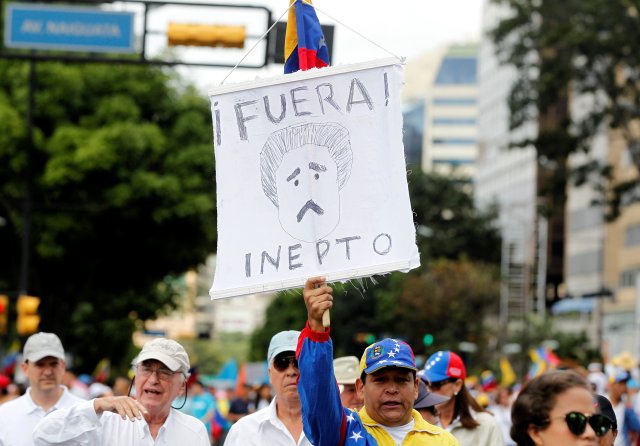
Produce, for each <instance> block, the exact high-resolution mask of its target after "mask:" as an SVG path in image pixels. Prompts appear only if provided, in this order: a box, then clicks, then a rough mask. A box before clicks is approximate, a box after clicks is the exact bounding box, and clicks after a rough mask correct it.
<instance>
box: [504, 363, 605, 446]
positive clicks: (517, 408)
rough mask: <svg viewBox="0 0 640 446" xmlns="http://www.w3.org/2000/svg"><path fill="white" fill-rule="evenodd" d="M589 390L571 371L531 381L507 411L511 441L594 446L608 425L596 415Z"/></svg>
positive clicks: (544, 445)
mask: <svg viewBox="0 0 640 446" xmlns="http://www.w3.org/2000/svg"><path fill="white" fill-rule="evenodd" d="M597 411H598V409H597V407H596V406H595V405H594V402H593V395H592V393H591V387H590V386H589V384H588V383H587V381H586V380H585V379H584V378H582V377H581V376H580V375H578V374H577V373H575V372H572V371H566V370H564V371H554V372H549V373H545V374H543V375H540V376H538V377H536V378H533V379H532V380H531V381H529V382H528V383H527V384H525V386H524V387H523V388H522V391H521V392H520V394H519V395H518V397H517V398H516V401H515V402H514V404H513V408H512V410H511V421H512V426H511V438H513V440H514V441H515V442H516V444H517V445H518V446H597V445H598V438H599V437H602V436H604V435H605V434H606V433H607V432H608V431H609V430H610V429H611V422H610V420H609V419H607V418H606V417H605V416H603V415H601V414H599V413H596V412H597Z"/></svg>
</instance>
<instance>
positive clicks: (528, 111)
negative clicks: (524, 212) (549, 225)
mask: <svg viewBox="0 0 640 446" xmlns="http://www.w3.org/2000/svg"><path fill="white" fill-rule="evenodd" d="M494 3H496V4H499V5H502V6H504V7H506V8H507V9H508V10H509V11H510V12H511V15H509V16H508V17H506V18H504V19H503V20H502V21H501V22H500V23H499V24H498V25H497V27H496V28H495V29H494V30H493V31H492V36H493V38H494V40H495V42H496V44H497V46H498V49H499V54H500V55H501V59H502V61H503V62H504V63H507V64H510V65H513V66H514V67H515V68H516V70H517V80H516V82H515V83H514V85H513V87H512V89H511V94H510V97H509V105H510V109H511V127H512V129H516V128H520V127H522V126H523V125H524V124H525V123H526V122H531V120H537V122H538V124H539V132H538V134H537V135H536V136H533V137H527V138H524V139H522V140H520V141H517V142H516V144H515V145H516V146H527V145H529V144H533V146H534V147H535V148H536V151H537V154H538V160H539V162H540V166H541V167H542V168H543V169H546V172H545V173H544V185H545V187H546V192H547V194H546V195H547V198H549V199H553V197H557V198H556V199H555V202H556V203H558V205H560V204H562V203H563V202H564V200H565V188H566V184H567V182H569V181H572V180H573V181H575V182H576V184H582V183H584V182H586V181H590V182H591V183H592V184H593V186H594V187H595V188H596V189H597V190H599V191H600V192H601V193H602V199H601V202H602V203H603V204H605V205H606V206H607V217H608V218H609V219H615V218H616V217H617V216H618V215H619V214H620V206H621V205H628V204H631V203H634V202H636V201H638V199H640V193H639V192H638V176H637V175H636V177H635V178H631V179H624V180H617V179H615V178H613V177H612V167H611V166H609V165H608V164H606V163H605V164H602V163H600V162H599V161H598V160H590V161H588V162H586V163H585V164H584V165H581V166H578V167H577V168H576V169H574V170H573V171H569V169H568V168H567V163H566V161H567V159H568V156H569V155H571V154H574V153H581V152H589V150H590V145H591V142H592V139H593V137H594V136H595V135H596V134H597V133H598V132H600V131H602V130H603V128H607V127H608V128H611V129H616V130H619V131H620V132H621V133H622V135H623V137H624V139H625V141H626V143H627V145H628V150H629V154H630V155H631V159H632V160H633V164H634V165H635V167H636V170H639V171H640V131H639V130H638V126H637V122H638V118H639V117H640V19H639V17H638V5H637V3H636V2H632V1H629V0H613V1H611V0H567V1H563V2H554V1H550V0H541V1H538V0H494ZM578 96H580V97H582V98H583V99H585V100H586V104H588V105H587V106H586V107H585V106H582V107H577V108H575V109H571V108H570V106H569V100H570V98H571V97H578ZM551 203H552V202H551ZM549 209H553V205H552V206H551V207H550V208H549Z"/></svg>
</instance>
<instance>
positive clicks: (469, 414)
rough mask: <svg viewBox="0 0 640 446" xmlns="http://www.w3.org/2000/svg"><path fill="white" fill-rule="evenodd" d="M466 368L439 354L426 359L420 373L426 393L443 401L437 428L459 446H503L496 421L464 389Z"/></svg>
mask: <svg viewBox="0 0 640 446" xmlns="http://www.w3.org/2000/svg"><path fill="white" fill-rule="evenodd" d="M466 374H467V372H466V368H465V366H464V363H463V362H462V359H461V358H460V356H458V355H457V354H455V353H454V352H451V351H439V352H436V353H434V354H433V355H431V356H430V357H429V359H428V360H427V362H426V363H425V366H424V370H423V372H422V378H423V379H425V380H426V381H427V384H428V387H429V390H430V391H431V392H433V393H435V394H438V395H442V396H444V397H446V401H445V402H444V403H442V404H438V406H437V408H438V412H439V413H440V425H441V427H443V428H445V429H446V430H448V431H449V432H451V433H452V434H453V436H454V437H456V439H457V440H458V441H459V442H460V446H503V445H504V438H503V436H502V432H501V431H500V426H499V425H498V421H497V420H496V418H495V417H494V416H493V415H491V414H490V413H489V412H487V411H485V410H484V409H483V408H482V406H480V404H478V403H477V402H476V400H475V399H474V398H473V396H471V393H469V390H467V387H466V386H465V383H464V379H465V378H466Z"/></svg>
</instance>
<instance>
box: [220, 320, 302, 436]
mask: <svg viewBox="0 0 640 446" xmlns="http://www.w3.org/2000/svg"><path fill="white" fill-rule="evenodd" d="M299 335H300V332H299V331H293V330H290V331H281V332H280V333H277V334H276V335H274V336H273V337H272V338H271V342H270V343H269V350H268V354H267V361H268V363H269V381H270V382H271V386H272V387H273V390H274V394H275V396H274V398H273V399H272V400H271V404H269V406H267V407H265V408H264V409H261V410H259V411H257V412H255V413H253V414H251V415H247V416H246V417H243V418H241V419H240V420H238V422H237V423H235V424H234V425H233V426H231V430H230V431H229V434H228V435H227V438H226V440H225V443H224V446H264V445H268V446H311V443H309V440H308V439H307V438H306V437H305V435H304V432H303V431H302V412H301V403H300V396H299V395H298V386H297V380H298V376H299V375H300V371H299V370H298V361H296V348H297V346H298V336H299Z"/></svg>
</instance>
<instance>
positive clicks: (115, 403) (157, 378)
mask: <svg viewBox="0 0 640 446" xmlns="http://www.w3.org/2000/svg"><path fill="white" fill-rule="evenodd" d="M133 367H134V370H135V378H134V383H135V389H136V399H133V398H131V397H129V396H108V397H104V398H96V399H94V400H91V401H86V402H83V403H80V404H76V405H75V406H73V407H71V408H69V409H64V410H59V411H56V412H54V413H52V414H51V416H50V417H47V418H45V419H43V420H42V421H41V422H40V423H39V424H38V425H37V426H36V429H35V431H34V433H33V438H34V441H35V444H36V445H51V444H73V445H91V446H95V445H104V446H107V445H118V446H134V445H152V444H162V443H164V444H169V445H174V444H188V445H195V446H210V444H211V442H210V440H209V436H208V434H207V430H206V428H205V426H204V424H202V422H201V421H200V420H198V419H196V418H194V417H192V416H190V415H186V414H184V413H182V412H180V411H178V410H176V409H175V408H173V407H172V406H171V403H172V401H174V400H175V399H176V398H178V397H180V396H183V395H185V392H186V380H187V377H188V375H189V368H190V365H189V356H188V355H187V352H186V351H185V350H184V348H183V347H182V345H180V344H178V343H177V342H176V341H173V340H171V339H164V338H159V339H154V340H153V341H150V342H147V343H146V344H145V345H144V347H143V348H142V351H141V352H140V354H139V355H138V356H137V357H136V358H135V359H134V361H133ZM185 398H186V395H185Z"/></svg>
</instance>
